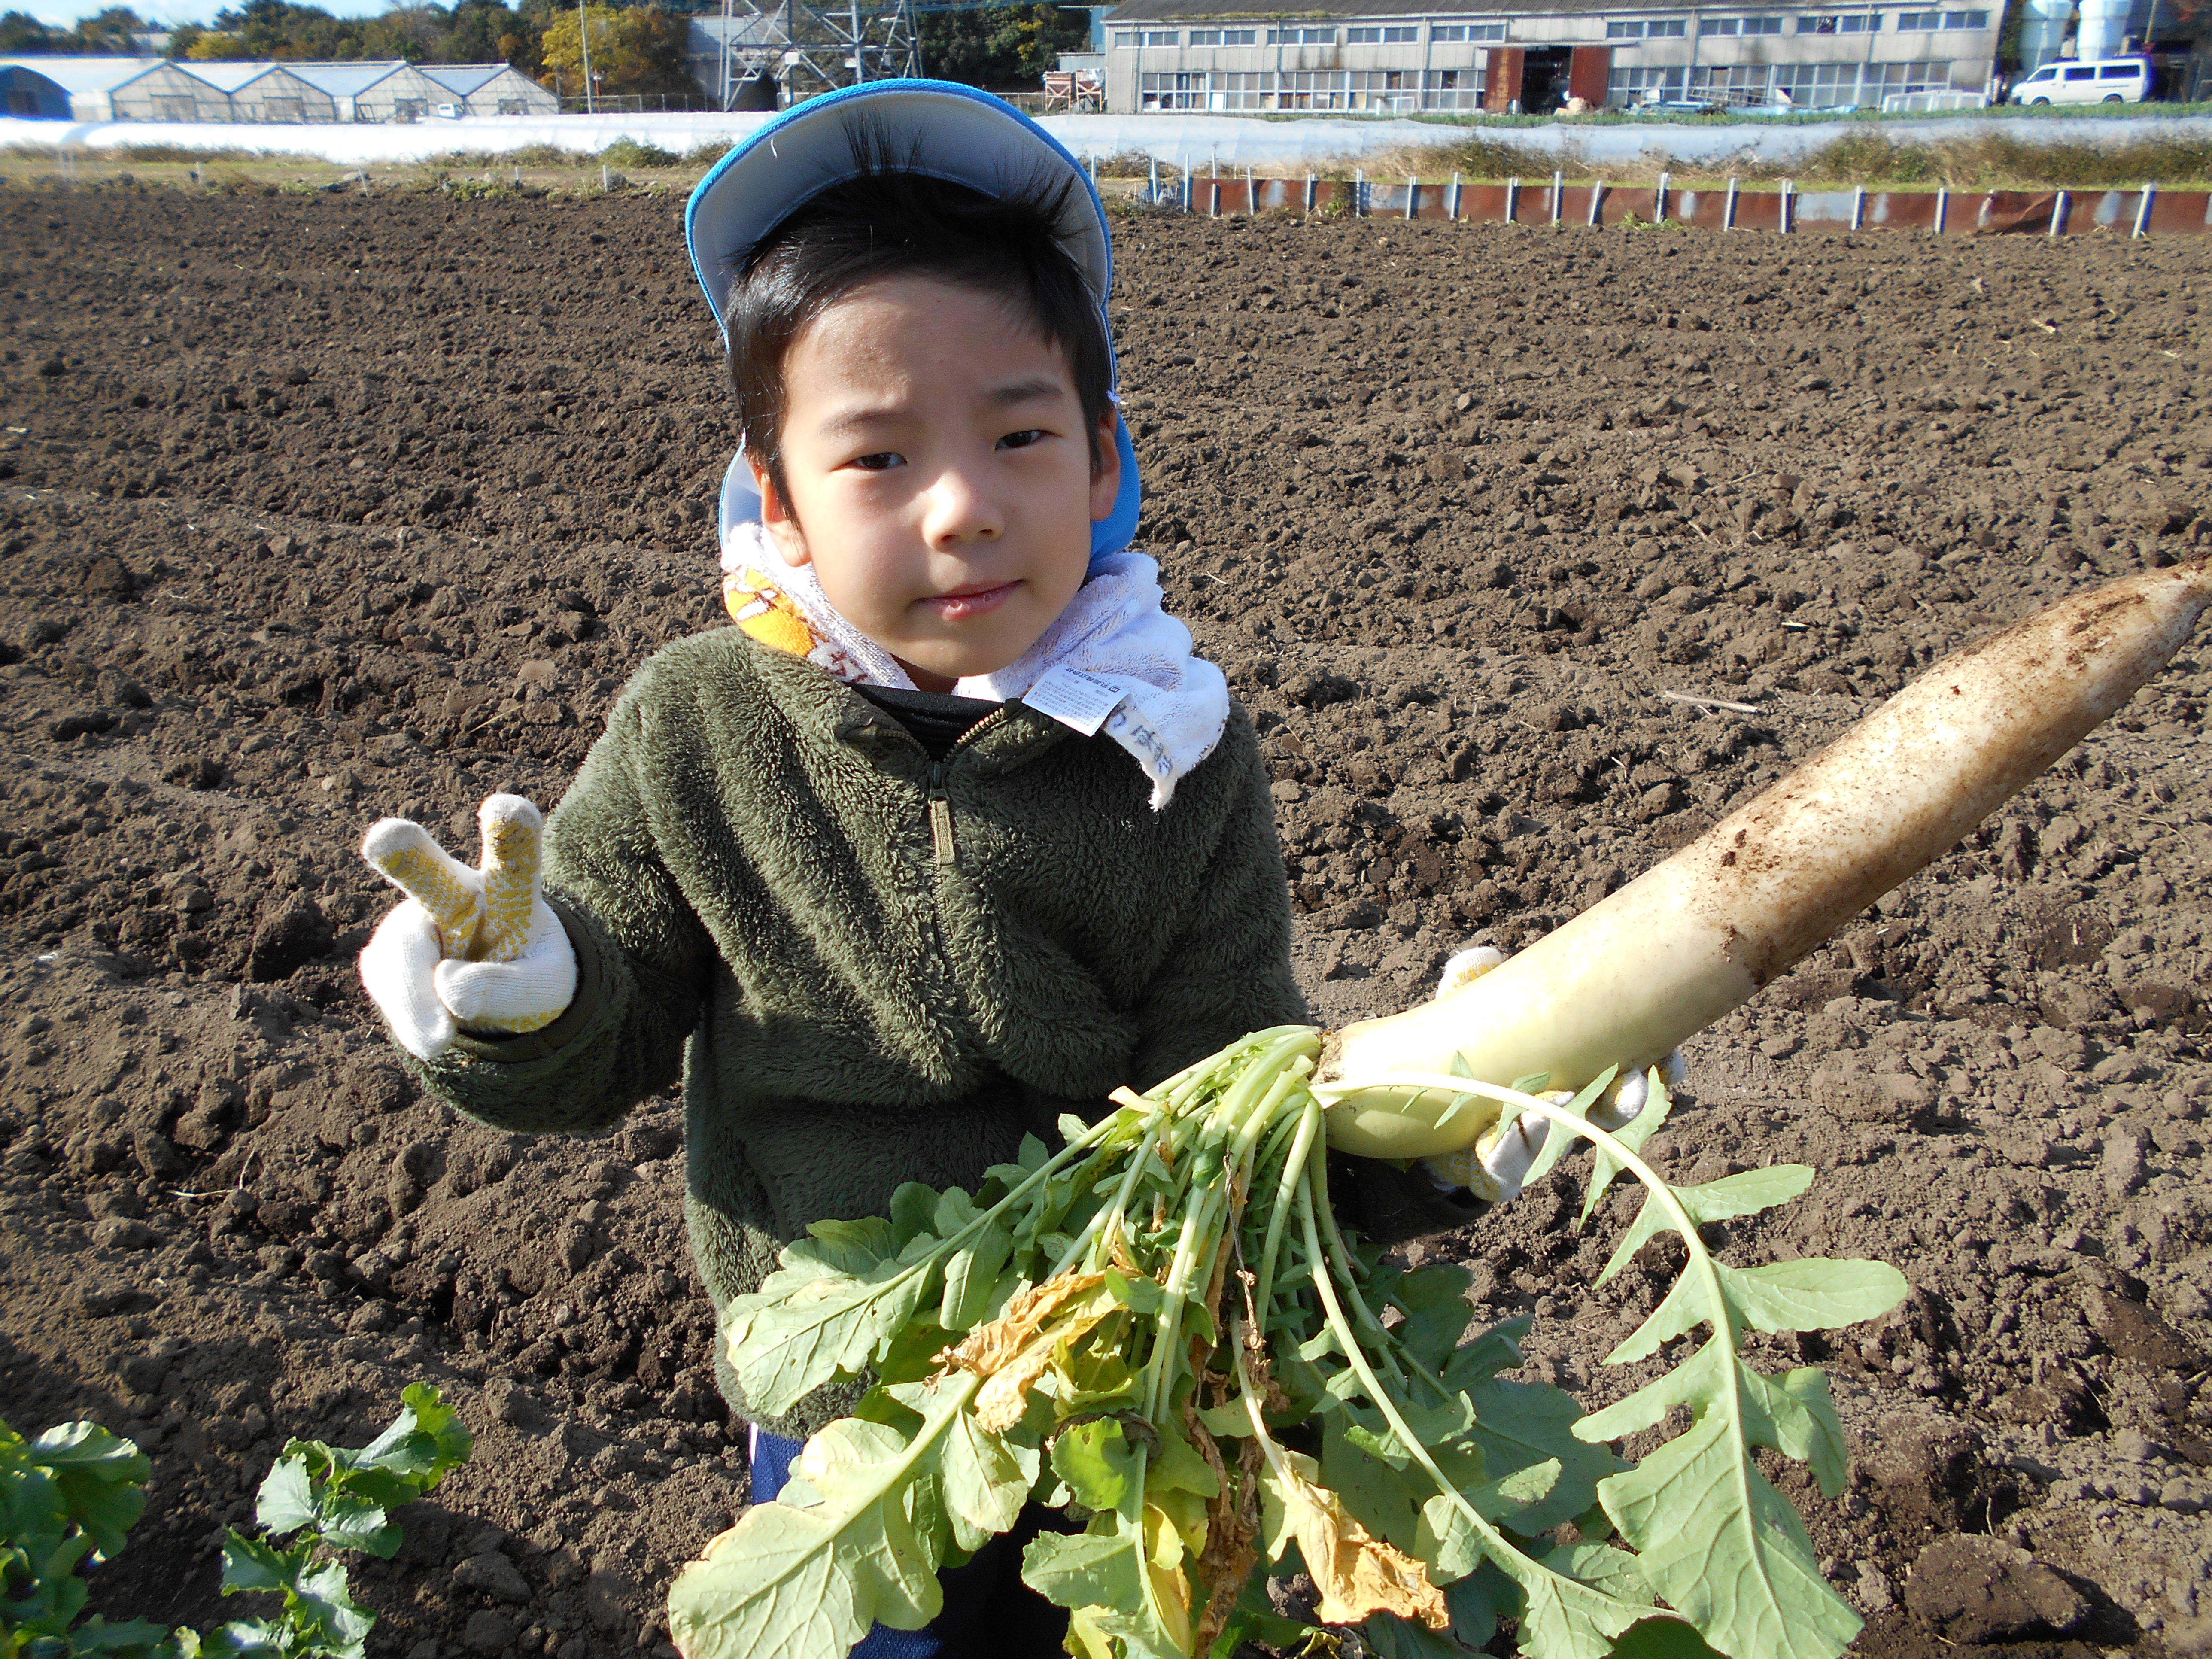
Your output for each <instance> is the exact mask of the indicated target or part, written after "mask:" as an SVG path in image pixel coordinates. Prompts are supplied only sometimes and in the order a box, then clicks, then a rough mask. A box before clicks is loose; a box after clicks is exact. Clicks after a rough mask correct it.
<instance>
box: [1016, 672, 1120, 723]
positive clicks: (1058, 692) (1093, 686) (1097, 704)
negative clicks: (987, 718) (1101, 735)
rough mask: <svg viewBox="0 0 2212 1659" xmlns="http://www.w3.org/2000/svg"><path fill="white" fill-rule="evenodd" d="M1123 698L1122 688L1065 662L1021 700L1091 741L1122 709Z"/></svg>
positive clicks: (1025, 692) (1025, 693) (1027, 691)
mask: <svg viewBox="0 0 2212 1659" xmlns="http://www.w3.org/2000/svg"><path fill="white" fill-rule="evenodd" d="M1124 695H1125V694H1124V693H1123V692H1122V690H1121V688H1120V687H1118V686H1116V685H1114V684H1111V683H1109V682H1108V681H1106V680H1102V679H1100V678H1098V677H1097V675H1096V674H1086V673H1085V672H1084V671H1082V670H1081V669H1079V668H1070V667H1069V666H1068V665H1066V663H1062V664H1061V665H1060V666H1059V667H1057V668H1055V669H1054V670H1052V671H1051V672H1049V673H1048V674H1046V675H1045V676H1044V677H1043V678H1041V679H1040V680H1038V681H1037V683H1036V684H1035V685H1032V686H1031V687H1030V689H1029V690H1026V691H1024V692H1023V693H1022V701H1023V702H1025V703H1027V704H1028V705H1029V706H1030V708H1034V709H1036V711H1037V713H1038V714H1043V715H1045V716H1047V717H1048V718H1049V719H1052V720H1058V721H1059V722H1060V724H1061V725H1062V726H1070V727H1073V729H1074V730H1076V731H1078V732H1082V733H1083V735H1084V736H1085V737H1086V738H1091V737H1096V736H1097V734H1098V728H1099V727H1100V726H1103V725H1105V724H1106V717H1107V716H1108V715H1109V714H1112V713H1113V712H1114V711H1115V709H1116V708H1119V707H1120V706H1121V699H1122V697H1123V696H1124Z"/></svg>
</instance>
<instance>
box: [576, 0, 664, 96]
mask: <svg viewBox="0 0 2212 1659" xmlns="http://www.w3.org/2000/svg"><path fill="white" fill-rule="evenodd" d="M583 15H584V16H585V17H586V18H588V20H589V27H590V34H589V37H588V38H589V40H590V43H591V48H592V51H591V58H592V90H593V91H594V92H597V93H655V92H668V93H679V92H680V93H691V92H696V91H697V90H698V88H697V87H696V84H695V83H694V82H692V80H691V77H690V76H689V75H687V74H686V73H685V72H684V35H685V33H686V31H687V28H688V27H689V26H688V24H687V22H686V21H685V20H684V18H682V17H679V16H677V15H674V14H672V13H670V12H665V11H663V10H662V9H660V8H659V6H629V7H615V6H592V7H589V8H588V9H586V11H585V12H584V13H583ZM584 30H585V25H584V24H583V23H582V22H580V21H579V14H578V12H577V10H576V9H573V8H572V9H567V10H563V11H561V12H559V13H556V15H555V16H554V18H553V20H552V21H551V22H550V23H549V24H548V25H547V26H546V29H545V33H544V38H543V39H542V40H540V41H539V42H538V61H539V63H540V64H543V65H544V72H543V73H541V74H540V75H539V76H538V79H539V80H541V81H544V82H546V83H547V84H548V85H549V86H550V85H552V84H553V83H554V77H555V76H558V77H559V84H560V86H561V88H562V91H563V93H564V94H571V93H574V92H580V90H581V88H582V87H583V84H584V43H585V40H586V34H585V32H584Z"/></svg>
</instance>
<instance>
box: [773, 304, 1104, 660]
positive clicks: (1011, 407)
mask: <svg viewBox="0 0 2212 1659" xmlns="http://www.w3.org/2000/svg"><path fill="white" fill-rule="evenodd" d="M783 373H784V416H783V430H782V441H783V472H784V481H785V484H786V488H787V495H784V496H783V497H781V498H779V496H778V495H777V492H776V490H775V487H774V485H773V484H772V483H771V482H770V480H769V477H768V476H767V474H766V472H765V471H763V469H762V468H761V467H760V466H759V465H757V464H756V465H755V467H754V470H753V471H754V478H755V482H756V483H757V484H758V485H759V488H760V492H761V503H762V520H763V523H764V524H765V525H766V526H767V527H768V530H769V534H770V535H772V536H773V537H775V541H776V544H777V546H778V548H779V549H780V550H781V551H782V553H783V556H784V557H785V559H786V560H787V561H788V562H791V563H793V564H809V563H811V564H812V565H813V567H814V573H815V575H816V577H817V579H818V580H820V582H821V583H822V591H823V594H824V595H825V596H827V598H828V599H829V602H830V604H832V605H836V607H837V610H838V611H839V613H840V614H841V615H842V616H843V617H845V619H846V620H847V621H848V622H849V623H852V624H853V626H854V627H855V628H857V629H860V631H861V632H862V633H864V634H866V635H867V636H868V637H869V638H870V639H872V640H873V641H876V643H877V644H878V645H880V646H882V647H884V649H885V650H887V651H889V652H890V653H891V654H892V655H893V656H895V657H896V658H897V659H899V660H900V662H901V663H902V664H903V665H905V666H906V668H907V669H908V671H909V673H911V674H912V676H913V678H914V682H915V684H916V685H918V686H920V687H921V688H922V689H923V690H933V691H942V690H951V685H952V683H953V682H954V681H955V680H958V679H962V678H970V677H974V676H977V675H982V674H991V673H995V672H997V671H999V670H1000V669H1001V668H1004V667H1006V665H1008V664H1009V663H1012V661H1013V660H1014V659H1016V658H1018V657H1019V656H1020V655H1021V654H1022V653H1024V651H1027V650H1028V649H1029V648H1030V647H1031V646H1032V645H1034V644H1036V641H1037V640H1038V638H1039V637H1040V636H1041V635H1042V634H1043V633H1044V631H1045V629H1047V628H1048V627H1050V626H1051V625H1052V623H1054V621H1056V620H1057V619H1058V618H1059V617H1060V612H1062V611H1065V610H1066V608H1067V605H1068V602H1069V601H1070V600H1071V599H1073V598H1074V597H1075V593H1076V590H1077V589H1078V588H1079V587H1081V586H1083V578H1084V574H1085V571H1086V569H1087V568H1089V566H1090V562H1091V524H1092V523H1093V522H1094V521H1095V520H1101V519H1103V518H1105V517H1106V516H1107V515H1108V513H1110V512H1112V511H1113V507H1114V496H1115V492H1116V490H1118V489H1119V488H1120V487H1121V462H1120V459H1119V457H1118V455H1117V454H1116V453H1115V444H1114V438H1113V428H1112V426H1111V425H1110V423H1109V424H1108V425H1106V426H1104V427H1103V428H1102V429H1101V435H1100V437H1101V441H1100V453H1101V458H1102V461H1103V465H1102V466H1101V468H1100V470H1099V471H1097V473H1096V474H1094V473H1093V472H1092V471H1091V435H1090V434H1089V433H1088V432H1087V431H1086V430H1085V422H1084V418H1083V406H1082V404H1081V403H1080V401H1079V399H1078V398H1077V396H1076V391H1075V378H1074V375H1073V372H1072V371H1071V370H1070V368H1069V367H1068V362H1067V356H1066V353H1065V352H1063V351H1062V350H1061V349H1060V348H1059V347H1058V346H1056V345H1054V344H1053V343H1051V342H1050V341H1048V340H1046V339H1044V338H1042V337H1040V336H1039V335H1038V333H1037V332H1036V329H1035V327H1034V326H1033V325H1031V324H1030V323H1029V322H1028V321H1027V319H1024V318H1023V317H1021V316H1020V315H1019V313H1018V312H1016V311H1015V310H1014V309H1013V307H1011V306H1009V305H1008V304H1007V302H1006V301H1004V300H1001V299H1000V298H999V297H997V296H996V295H989V294H981V293H977V292H975V291H974V290H972V289H963V288H956V287H953V286H951V285H949V284H947V283H941V282H937V281H933V280H932V279H930V278H927V277H920V276H912V277H896V278H892V279H889V280H886V281H883V282H878V283H869V284H867V285H866V286H865V287H862V288H859V289H854V291H853V292H852V293H851V294H849V295H847V296H846V297H845V298H844V299H842V300H841V301H838V302H837V303H836V305H833V306H831V307H829V309H828V310H827V311H825V312H823V314H822V315H821V317H820V318H819V319H817V320H816V321H815V322H814V323H813V325H811V326H810V327H809V328H808V329H807V330H806V331H805V332H804V333H802V334H801V335H799V337H798V339H796V340H795V341H793V343H792V346H791V349H790V350H789V351H788V352H787V354H786V356H785V359H784V366H783Z"/></svg>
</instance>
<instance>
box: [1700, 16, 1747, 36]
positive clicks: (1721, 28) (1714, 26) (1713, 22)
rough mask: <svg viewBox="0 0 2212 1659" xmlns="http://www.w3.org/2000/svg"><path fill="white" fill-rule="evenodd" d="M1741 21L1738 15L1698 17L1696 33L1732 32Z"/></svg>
mask: <svg viewBox="0 0 2212 1659" xmlns="http://www.w3.org/2000/svg"><path fill="white" fill-rule="evenodd" d="M1742 22H1743V20H1742V19H1741V18H1740V17H1700V18H1699V19H1698V33H1699V34H1734V33H1735V32H1736V30H1737V28H1738V27H1741V24H1742Z"/></svg>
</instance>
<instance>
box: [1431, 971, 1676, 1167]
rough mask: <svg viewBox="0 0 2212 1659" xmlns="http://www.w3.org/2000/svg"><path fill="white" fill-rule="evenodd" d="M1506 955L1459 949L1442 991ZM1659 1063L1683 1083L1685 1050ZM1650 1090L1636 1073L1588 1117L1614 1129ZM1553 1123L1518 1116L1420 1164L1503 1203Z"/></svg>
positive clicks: (1557, 1097)
mask: <svg viewBox="0 0 2212 1659" xmlns="http://www.w3.org/2000/svg"><path fill="white" fill-rule="evenodd" d="M1504 960H1505V956H1504V952H1503V951H1498V950H1494V949H1492V947H1491V946H1489V945H1476V946H1474V948H1473V949H1471V950H1467V951H1456V952H1455V953H1454V954H1453V956H1452V957H1451V958H1450V960H1449V961H1448V962H1446V963H1444V970H1443V973H1442V974H1441V975H1438V976H1437V995H1438V996H1439V997H1443V996H1449V994H1451V993H1452V992H1454V991H1456V990H1458V989H1459V988H1460V987H1462V986H1463V985H1466V984H1468V983H1469V982H1471V981H1474V980H1478V979H1480V978H1481V977H1482V976H1483V975H1485V974H1486V973H1488V972H1489V971H1490V970H1491V969H1493V968H1495V967H1496V966H1498V963H1501V962H1503V961H1504ZM1659 1068H1660V1071H1661V1072H1662V1073H1663V1074H1664V1076H1665V1077H1666V1079H1667V1083H1668V1087H1670V1088H1671V1087H1673V1086H1674V1085H1675V1084H1678V1083H1680V1081H1681V1080H1682V1073H1683V1066H1682V1054H1681V1050H1680V1049H1679V1048H1678V1049H1676V1050H1674V1052H1673V1053H1671V1054H1668V1056H1667V1057H1666V1059H1664V1060H1662V1061H1660V1062H1659ZM1649 1097H1650V1082H1649V1081H1648V1079H1646V1078H1645V1076H1644V1073H1642V1072H1631V1073H1628V1074H1627V1075H1626V1076H1625V1077H1623V1078H1621V1079H1620V1080H1619V1081H1618V1082H1616V1083H1615V1084H1614V1085H1613V1087H1612V1089H1611V1090H1609V1091H1607V1093H1606V1094H1604V1095H1603V1096H1601V1097H1599V1098H1598V1099H1597V1100H1595V1101H1593V1102H1592V1103H1590V1109H1589V1113H1588V1120H1589V1121H1590V1122H1591V1123H1594V1124H1595V1125H1596V1126H1597V1127H1599V1128H1601V1129H1603V1130H1605V1131H1606V1132H1607V1133H1612V1132H1613V1130H1616V1129H1618V1128H1620V1127H1621V1126H1622V1125H1623V1124H1626V1123H1631V1122H1633V1121H1635V1118H1636V1115H1637V1114H1638V1113H1639V1112H1641V1111H1642V1110H1643V1109H1644V1101H1645V1100H1646V1099H1647V1098H1649ZM1537 1098H1538V1099H1539V1100H1543V1101H1548V1102H1550V1103H1552V1104H1553V1105H1556V1106H1564V1105H1565V1104H1566V1103H1568V1102H1569V1101H1571V1100H1572V1099H1573V1098H1574V1095H1573V1093H1572V1092H1571V1091H1567V1090H1565V1089H1561V1090H1556V1091H1553V1092H1552V1093H1550V1094H1544V1095H1539V1096H1538V1097H1537ZM1551 1128H1552V1125H1551V1121H1550V1120H1549V1119H1548V1118H1540V1117H1535V1116H1533V1115H1531V1116H1522V1117H1516V1118H1515V1119H1514V1120H1513V1121H1511V1122H1510V1123H1504V1124H1500V1125H1499V1126H1498V1127H1495V1128H1492V1129H1490V1130H1487V1131H1486V1132H1485V1133H1483V1134H1482V1135H1480V1136H1479V1137H1478V1138H1477V1139H1476V1140H1475V1143H1474V1145H1473V1146H1469V1147H1468V1148H1466V1149H1465V1150H1464V1151H1462V1152H1446V1153H1444V1154H1443V1156H1441V1157H1438V1158H1423V1159H1422V1160H1421V1168H1422V1169H1423V1170H1425V1171H1426V1172H1427V1175H1428V1177H1429V1179H1430V1180H1431V1181H1432V1182H1435V1183H1436V1184H1437V1187H1439V1188H1442V1189H1443V1190H1444V1191H1446V1192H1457V1191H1459V1190H1461V1189H1462V1188H1464V1189H1466V1190H1467V1191H1468V1192H1471V1193H1473V1194H1474V1196H1475V1197H1476V1198H1478V1199H1480V1200H1482V1201H1483V1202H1485V1203H1486V1204H1498V1203H1503V1202H1504V1201H1505V1200H1508V1199H1513V1198H1518V1197H1520V1196H1521V1184H1522V1182H1524V1181H1526V1180H1527V1179H1528V1171H1529V1170H1530V1169H1531V1168H1533V1167H1534V1164H1535V1162H1536V1158H1537V1155H1538V1154H1539V1153H1541V1152H1542V1151H1543V1150H1544V1142H1545V1139H1546V1138H1547V1136H1548V1135H1549V1134H1550V1133H1551Z"/></svg>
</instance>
